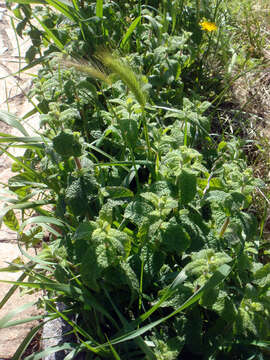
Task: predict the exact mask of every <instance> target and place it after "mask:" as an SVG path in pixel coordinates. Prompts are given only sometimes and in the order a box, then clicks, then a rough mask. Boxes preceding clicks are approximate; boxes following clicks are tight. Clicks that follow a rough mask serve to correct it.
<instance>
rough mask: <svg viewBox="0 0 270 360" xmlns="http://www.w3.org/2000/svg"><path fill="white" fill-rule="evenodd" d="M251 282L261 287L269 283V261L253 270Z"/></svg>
mask: <svg viewBox="0 0 270 360" xmlns="http://www.w3.org/2000/svg"><path fill="white" fill-rule="evenodd" d="M253 282H254V283H255V284H257V285H259V286H261V287H264V286H266V285H268V286H269V285H270V263H269V264H266V265H264V266H263V267H262V268H260V269H259V270H257V271H256V272H255V274H254V280H253Z"/></svg>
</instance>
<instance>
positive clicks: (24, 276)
mask: <svg viewBox="0 0 270 360" xmlns="http://www.w3.org/2000/svg"><path fill="white" fill-rule="evenodd" d="M34 266H35V264H33V263H32V262H30V263H28V264H27V267H29V269H32V268H34ZM28 275H29V274H28V273H27V272H24V273H23V274H22V275H21V276H20V277H19V278H18V280H17V281H18V282H22V281H23V280H24V279H25V278H26V277H27V276H28ZM17 289H18V285H13V286H12V287H11V288H10V289H9V290H8V292H7V293H6V294H5V296H4V297H3V299H2V300H1V302H0V309H1V308H2V307H3V306H4V305H5V304H6V303H7V301H8V300H9V299H10V298H11V296H12V295H13V294H14V293H15V291H16V290H17Z"/></svg>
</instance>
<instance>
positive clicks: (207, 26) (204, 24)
mask: <svg viewBox="0 0 270 360" xmlns="http://www.w3.org/2000/svg"><path fill="white" fill-rule="evenodd" d="M199 25H200V27H201V29H202V30H203V31H208V32H212V31H216V30H217V29H218V27H217V25H216V24H215V23H214V22H210V21H206V20H203V21H201V22H200V24H199Z"/></svg>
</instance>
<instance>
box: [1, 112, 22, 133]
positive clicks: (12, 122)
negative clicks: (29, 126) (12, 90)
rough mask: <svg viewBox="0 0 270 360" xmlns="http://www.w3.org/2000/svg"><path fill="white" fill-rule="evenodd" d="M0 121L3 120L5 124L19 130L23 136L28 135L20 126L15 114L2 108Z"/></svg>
mask: <svg viewBox="0 0 270 360" xmlns="http://www.w3.org/2000/svg"><path fill="white" fill-rule="evenodd" d="M0 121H3V122H4V123H5V124H7V125H9V126H12V127H13V128H15V129H17V130H19V131H20V132H21V133H22V134H23V135H24V136H28V133H27V131H26V130H25V128H24V127H23V126H22V124H21V123H20V119H19V118H18V117H17V116H16V115H13V114H11V113H9V112H7V111H4V110H0Z"/></svg>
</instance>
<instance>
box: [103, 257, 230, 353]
mask: <svg viewBox="0 0 270 360" xmlns="http://www.w3.org/2000/svg"><path fill="white" fill-rule="evenodd" d="M230 272H231V267H230V266H229V265H227V264H224V265H222V266H220V267H219V268H218V270H217V271H215V273H214V274H213V275H212V277H211V278H210V279H209V280H208V281H207V282H206V284H205V285H204V286H202V287H201V288H200V289H199V290H198V291H196V292H195V293H194V294H193V295H192V296H190V297H189V298H188V299H187V300H186V301H185V302H184V303H183V304H182V305H181V306H180V307H179V308H178V309H176V310H175V311H173V312H171V313H170V314H169V315H167V316H165V317H163V318H161V319H159V320H157V321H154V322H152V323H150V324H148V325H145V326H143V327H141V328H139V329H136V330H133V331H130V332H128V333H126V334H125V335H122V336H120V337H118V338H116V339H113V340H111V344H112V345H115V344H119V343H121V342H124V341H129V340H133V339H135V338H137V337H138V336H140V335H143V334H144V333H146V332H147V331H149V330H151V329H153V328H154V327H155V326H157V325H159V324H161V323H163V322H164V321H167V320H168V319H170V318H171V317H173V316H175V315H176V314H178V313H179V312H181V311H183V310H185V309H186V308H188V307H189V306H191V305H192V304H194V303H195V302H197V301H198V300H199V299H200V298H201V297H202V295H203V293H204V292H205V291H206V290H209V289H210V288H214V287H216V286H217V285H219V284H220V283H221V282H223V281H224V280H225V278H226V277H227V276H228V275H229V274H230ZM145 319H146V317H143V321H144V320H145ZM141 322H142V321H141V318H138V319H137V320H135V321H134V323H133V324H132V323H131V324H129V326H132V327H133V328H137V327H138V325H139V324H140V323H141ZM101 346H109V344H103V345H101Z"/></svg>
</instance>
